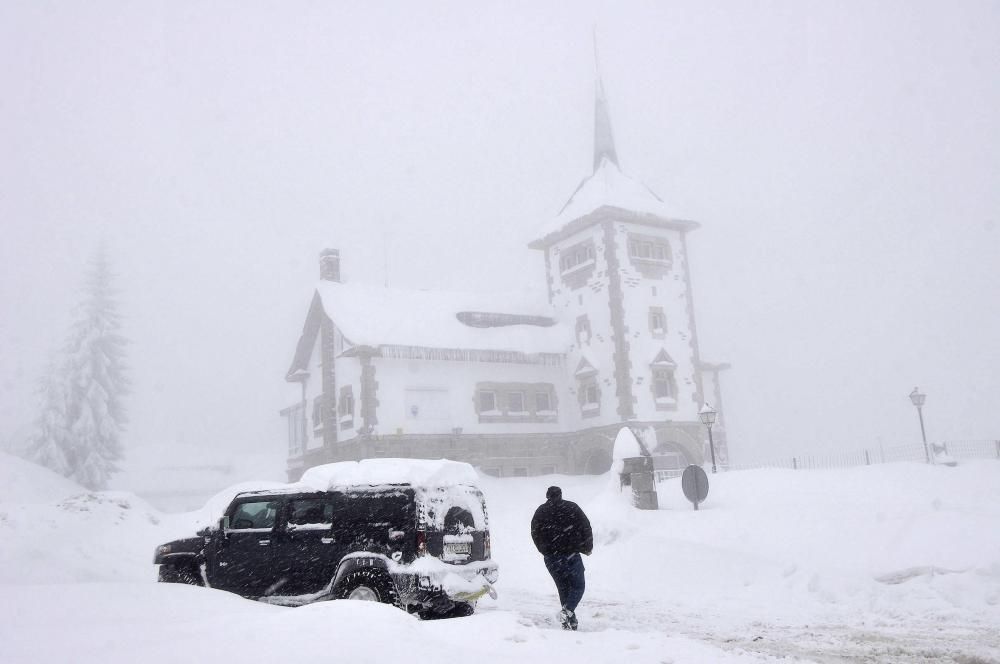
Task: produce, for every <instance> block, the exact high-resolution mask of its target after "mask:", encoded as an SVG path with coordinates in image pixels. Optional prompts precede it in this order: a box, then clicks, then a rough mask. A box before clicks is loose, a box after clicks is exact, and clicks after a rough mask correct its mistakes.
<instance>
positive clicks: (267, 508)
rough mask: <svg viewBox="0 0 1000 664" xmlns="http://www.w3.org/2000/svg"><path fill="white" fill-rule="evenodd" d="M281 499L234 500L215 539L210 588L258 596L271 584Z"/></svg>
mask: <svg viewBox="0 0 1000 664" xmlns="http://www.w3.org/2000/svg"><path fill="white" fill-rule="evenodd" d="M281 507H282V500H281V499H280V498H276V497H274V496H267V497H261V496H255V497H247V498H245V499H242V500H239V501H236V502H235V503H233V505H231V506H230V508H229V510H228V511H227V513H226V516H227V517H229V526H228V528H226V529H225V530H224V531H223V532H222V533H221V536H220V537H219V539H218V543H217V546H216V550H215V556H214V559H213V560H212V561H211V568H210V570H209V574H210V578H211V579H212V585H213V586H215V587H217V588H222V589H224V590H229V591H232V592H236V593H239V594H241V595H245V596H247V597H260V596H262V595H264V594H265V593H266V591H267V589H268V588H269V587H270V586H271V585H272V584H273V583H274V581H275V575H274V570H273V565H272V558H273V554H272V549H271V546H272V543H273V540H274V527H275V524H276V522H277V516H278V513H279V512H280V510H281Z"/></svg>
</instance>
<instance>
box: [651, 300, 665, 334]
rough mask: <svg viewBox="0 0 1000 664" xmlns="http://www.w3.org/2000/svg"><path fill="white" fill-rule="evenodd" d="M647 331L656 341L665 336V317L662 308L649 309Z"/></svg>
mask: <svg viewBox="0 0 1000 664" xmlns="http://www.w3.org/2000/svg"><path fill="white" fill-rule="evenodd" d="M649 331H650V333H652V335H653V336H654V337H656V338H658V339H662V338H663V337H665V336H666V334H667V316H666V314H664V313H663V308H662V307H650V308H649Z"/></svg>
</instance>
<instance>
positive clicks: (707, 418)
mask: <svg viewBox="0 0 1000 664" xmlns="http://www.w3.org/2000/svg"><path fill="white" fill-rule="evenodd" d="M718 414H719V413H718V412H717V411H716V410H715V409H714V408H712V407H711V406H710V405H709V404H708V403H707V402H706V403H705V405H704V406H702V407H701V410H699V411H698V417H700V418H701V423H702V424H704V425H705V426H706V427H708V449H709V450H711V452H712V472H713V473H714V472H715V441H713V440H712V425H713V424H715V417H716V416H717V415H718Z"/></svg>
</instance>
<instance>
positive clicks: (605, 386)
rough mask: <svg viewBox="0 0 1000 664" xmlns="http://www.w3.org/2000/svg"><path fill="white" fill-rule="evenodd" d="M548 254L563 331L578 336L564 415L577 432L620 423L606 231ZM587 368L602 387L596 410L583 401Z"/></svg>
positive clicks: (570, 240) (582, 235)
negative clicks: (579, 373)
mask: <svg viewBox="0 0 1000 664" xmlns="http://www.w3.org/2000/svg"><path fill="white" fill-rule="evenodd" d="M547 251H548V261H547V268H548V275H547V276H548V280H549V284H550V289H551V293H552V304H553V306H554V307H555V310H556V315H557V316H558V317H559V319H560V321H561V322H562V324H563V326H564V327H567V328H569V329H571V330H574V336H573V338H572V339H570V340H569V341H570V343H571V345H570V347H569V352H568V353H567V362H566V370H565V372H564V373H565V375H566V379H567V388H566V397H567V401H568V402H569V403H568V404H567V408H565V409H564V411H565V413H566V417H567V419H566V423H567V425H568V426H569V427H570V428H572V429H582V428H586V427H592V426H599V425H602V424H608V423H610V422H615V421H618V416H617V413H616V408H617V403H616V397H615V384H614V366H613V362H612V358H613V355H614V343H613V340H612V335H611V309H610V308H609V306H608V286H609V279H608V264H607V257H606V255H605V248H604V242H603V236H602V232H601V228H600V226H591V227H589V228H585V229H583V230H581V231H579V232H577V233H575V234H573V235H570V236H568V237H566V238H565V239H563V240H561V241H558V242H556V243H555V244H553V245H552V246H551V247H549V248H548V249H547ZM591 253H592V255H591ZM574 254H576V256H573V255H574ZM571 256H573V257H572V258H571ZM578 258H580V259H582V260H578ZM581 362H583V363H584V364H585V365H589V366H591V367H592V368H593V370H596V373H594V374H593V376H592V377H593V379H594V380H595V381H596V384H597V407H596V408H595V407H594V406H593V405H587V404H586V403H585V402H582V401H581V400H582V399H583V398H584V397H581V394H580V388H581V380H580V379H578V377H577V375H576V373H577V369H578V368H579V367H580V365H581ZM588 371H589V369H585V370H584V373H586V372H588ZM589 378H591V376H588V379H589Z"/></svg>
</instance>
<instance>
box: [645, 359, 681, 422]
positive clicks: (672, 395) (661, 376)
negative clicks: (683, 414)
mask: <svg viewBox="0 0 1000 664" xmlns="http://www.w3.org/2000/svg"><path fill="white" fill-rule="evenodd" d="M649 368H650V373H651V374H652V376H651V378H652V380H651V381H650V389H651V390H652V392H653V400H654V401H655V402H656V410H677V379H676V377H675V376H674V371H675V369H676V368H677V364H676V363H675V362H674V361H673V359H672V358H671V357H670V355H668V354H667V351H666V350H664V349H661V350H660V352H659V353H657V355H656V357H655V358H654V359H653V362H652V363H651V364H650V367H649Z"/></svg>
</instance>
